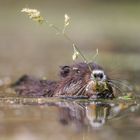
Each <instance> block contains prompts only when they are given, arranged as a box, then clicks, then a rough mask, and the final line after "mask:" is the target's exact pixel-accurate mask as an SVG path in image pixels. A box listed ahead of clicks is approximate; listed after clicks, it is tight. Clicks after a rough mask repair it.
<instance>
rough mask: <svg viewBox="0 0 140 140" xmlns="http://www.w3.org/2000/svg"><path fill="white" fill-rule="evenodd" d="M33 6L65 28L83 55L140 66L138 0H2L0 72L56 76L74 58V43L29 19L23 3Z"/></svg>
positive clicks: (107, 63)
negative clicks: (67, 18)
mask: <svg viewBox="0 0 140 140" xmlns="http://www.w3.org/2000/svg"><path fill="white" fill-rule="evenodd" d="M24 7H27V8H35V9H38V10H39V11H40V12H41V14H42V15H43V16H44V17H46V19H47V20H48V21H49V22H52V23H54V24H55V25H57V26H58V27H60V28H63V24H64V14H65V13H67V14H68V15H69V16H70V17H71V24H70V26H69V28H68V29H67V34H68V35H69V36H70V37H71V38H72V40H74V41H75V42H76V44H77V45H78V47H79V48H80V49H81V51H82V52H83V53H84V54H85V56H86V57H87V58H89V59H90V60H92V58H93V56H94V54H95V53H96V51H95V50H96V48H98V49H99V56H98V57H97V58H96V61H97V62H98V63H100V64H101V65H103V66H104V67H105V68H108V69H110V70H111V71H119V70H122V69H123V70H125V71H126V70H127V71H129V70H131V69H133V70H135V71H137V72H138V71H139V70H140V64H139V57H140V56H139V52H140V3H139V0H133V1H131V0H130V1H128V0H117V1H115V0H86V1H85V0H59V1H56V0H41V1H39V0H36V1H34V0H24V1H23V0H22V1H19V0H0V11H1V12H0V19H1V20H0V77H5V76H10V77H12V78H13V79H17V78H18V77H20V76H21V75H23V74H26V73H28V74H32V75H36V76H47V77H48V78H50V79H53V78H57V72H58V71H59V68H58V67H59V66H61V65H65V64H67V65H68V64H72V63H73V62H72V53H73V49H72V45H71V44H70V43H69V42H68V41H67V40H65V39H64V38H63V37H62V36H58V35H55V34H56V33H55V31H53V30H52V29H50V28H49V27H48V26H46V25H39V24H38V23H36V22H34V21H32V20H30V19H29V18H28V17H27V16H26V15H25V14H24V13H21V12H20V11H21V9H22V8H24Z"/></svg>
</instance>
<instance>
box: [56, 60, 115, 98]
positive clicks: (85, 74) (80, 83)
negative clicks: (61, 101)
mask: <svg viewBox="0 0 140 140" xmlns="http://www.w3.org/2000/svg"><path fill="white" fill-rule="evenodd" d="M60 78H61V80H60V82H59V84H58V88H57V89H56V96H60V95H64V96H88V97H93V98H98V97H108V96H109V97H108V98H113V97H114V96H113V94H112V87H111V86H110V85H109V84H108V83H107V81H108V76H107V75H106V73H105V71H104V70H103V69H102V68H101V67H100V66H99V65H97V64H96V63H89V64H87V63H83V62H82V63H77V64H74V65H71V66H63V67H61V70H60ZM97 83H98V85H99V87H100V85H103V88H102V89H98V88H97V86H95V85H97ZM104 83H105V84H104ZM104 85H105V86H106V87H107V88H106V89H105V88H104ZM105 92H106V93H105Z"/></svg>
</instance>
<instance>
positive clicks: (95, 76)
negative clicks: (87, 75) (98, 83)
mask: <svg viewBox="0 0 140 140" xmlns="http://www.w3.org/2000/svg"><path fill="white" fill-rule="evenodd" d="M92 78H93V79H95V80H103V79H104V78H105V76H104V72H103V71H101V70H94V71H93V72H92Z"/></svg>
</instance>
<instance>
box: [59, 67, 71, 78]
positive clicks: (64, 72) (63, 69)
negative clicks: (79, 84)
mask: <svg viewBox="0 0 140 140" xmlns="http://www.w3.org/2000/svg"><path fill="white" fill-rule="evenodd" d="M69 73H70V67H69V66H63V67H61V71H60V75H61V76H62V77H66V76H68V75H69Z"/></svg>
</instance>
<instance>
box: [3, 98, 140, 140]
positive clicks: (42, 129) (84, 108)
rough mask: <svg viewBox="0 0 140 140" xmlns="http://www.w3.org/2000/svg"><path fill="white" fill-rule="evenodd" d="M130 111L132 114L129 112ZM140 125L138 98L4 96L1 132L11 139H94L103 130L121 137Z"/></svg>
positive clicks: (103, 132) (109, 134)
mask: <svg viewBox="0 0 140 140" xmlns="http://www.w3.org/2000/svg"><path fill="white" fill-rule="evenodd" d="M130 112H133V113H131V116H130V115H128V114H127V113H130ZM134 112H135V113H134ZM136 112H138V115H137V114H136ZM134 114H135V115H134ZM132 115H133V116H132ZM123 116H129V117H128V118H127V119H125V120H124V119H122V118H120V117H123ZM115 120H118V121H115ZM115 122H116V123H115ZM133 124H134V125H133ZM130 126H131V127H130ZM139 126H140V117H139V105H138V104H136V103H135V101H127V102H126V101H122V100H119V101H115V100H113V101H89V100H85V99H84V100H63V99H53V98H51V99H50V98H19V97H4V98H3V97H1V98H0V134H1V137H3V138H10V139H11V140H12V139H14V140H15V139H16V140H19V139H21V138H22V139H31V140H40V139H41V140H42V139H46V138H47V139H49V138H50V139H54V140H55V139H58V138H60V139H61V140H65V139H68V140H69V139H70V140H71V139H73V140H77V137H78V138H79V139H81V138H83V136H84V137H86V136H87V137H88V138H89V139H88V138H84V139H85V140H90V138H93V136H94V137H98V138H99V139H100V137H101V136H102V135H101V134H106V135H107V134H108V136H109V137H110V136H112V135H113V136H114V135H115V136H116V139H118V136H120V135H118V133H120V132H121V131H122V130H124V129H125V131H126V130H128V131H129V130H130V129H132V130H134V129H135V130H136V129H137V128H139ZM128 128H129V129H128ZM96 130H98V131H96ZM138 130H139V129H138ZM77 132H78V133H77ZM97 132H98V133H97ZM135 132H136V133H137V131H135ZM75 134H76V135H75ZM138 134H139V133H138ZM108 136H106V137H107V139H109V137H108ZM115 136H114V137H115ZM124 137H127V135H124V136H123V138H124ZM103 138H104V135H103Z"/></svg>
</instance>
